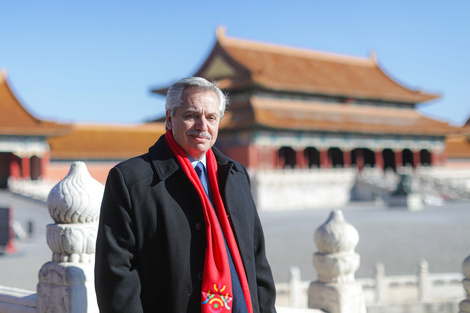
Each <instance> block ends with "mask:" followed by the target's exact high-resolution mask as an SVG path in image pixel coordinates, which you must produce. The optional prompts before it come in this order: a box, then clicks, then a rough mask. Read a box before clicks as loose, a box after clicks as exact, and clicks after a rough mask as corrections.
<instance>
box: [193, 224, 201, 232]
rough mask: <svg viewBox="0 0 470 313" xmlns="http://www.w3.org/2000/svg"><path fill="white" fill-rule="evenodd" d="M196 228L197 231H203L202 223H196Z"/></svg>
mask: <svg viewBox="0 0 470 313" xmlns="http://www.w3.org/2000/svg"><path fill="white" fill-rule="evenodd" d="M194 228H195V229H196V230H201V229H202V224H201V223H196V224H195V225H194Z"/></svg>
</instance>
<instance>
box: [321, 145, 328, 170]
mask: <svg viewBox="0 0 470 313" xmlns="http://www.w3.org/2000/svg"><path fill="white" fill-rule="evenodd" d="M329 167H330V159H329V158H328V149H327V148H323V149H321V150H320V168H329Z"/></svg>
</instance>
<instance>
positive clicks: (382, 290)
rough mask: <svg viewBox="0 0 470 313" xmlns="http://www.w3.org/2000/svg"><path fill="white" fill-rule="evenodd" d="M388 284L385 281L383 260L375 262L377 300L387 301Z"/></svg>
mask: <svg viewBox="0 0 470 313" xmlns="http://www.w3.org/2000/svg"><path fill="white" fill-rule="evenodd" d="M387 300H388V299H387V285H386V281H385V265H384V264H383V263H382V262H379V263H377V264H375V302H376V303H380V304H383V303H385V302H387Z"/></svg>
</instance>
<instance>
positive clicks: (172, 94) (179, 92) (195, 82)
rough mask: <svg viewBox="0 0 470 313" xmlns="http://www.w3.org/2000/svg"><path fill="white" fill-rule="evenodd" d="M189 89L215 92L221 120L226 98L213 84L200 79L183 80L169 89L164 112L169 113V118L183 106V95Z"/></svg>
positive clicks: (189, 78) (226, 101)
mask: <svg viewBox="0 0 470 313" xmlns="http://www.w3.org/2000/svg"><path fill="white" fill-rule="evenodd" d="M190 88H194V89H197V90H207V91H213V92H215V94H216V95H217V98H219V110H220V119H222V117H223V116H224V113H225V107H226V106H227V103H228V99H227V96H226V95H224V93H223V92H222V91H221V90H220V89H219V88H217V86H216V85H215V84H214V83H212V82H210V81H208V80H206V79H204V78H202V77H188V78H183V79H181V80H180V81H178V82H176V83H175V84H174V85H173V86H171V87H170V89H169V90H168V93H167V94H166V104H165V110H167V111H170V114H171V116H173V115H174V113H175V110H176V108H178V107H180V106H181V105H183V93H184V91H185V90H187V89H190Z"/></svg>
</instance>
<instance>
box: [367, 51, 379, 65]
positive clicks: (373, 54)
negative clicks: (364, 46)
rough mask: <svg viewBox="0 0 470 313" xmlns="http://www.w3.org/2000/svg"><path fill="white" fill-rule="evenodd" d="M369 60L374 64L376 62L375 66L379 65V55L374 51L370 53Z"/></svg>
mask: <svg viewBox="0 0 470 313" xmlns="http://www.w3.org/2000/svg"><path fill="white" fill-rule="evenodd" d="M369 58H370V60H371V61H372V62H374V64H377V53H375V51H374V50H371V51H370V52H369Z"/></svg>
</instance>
